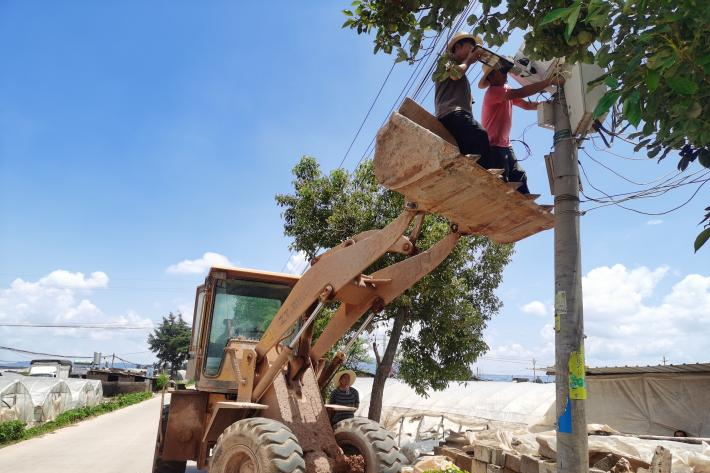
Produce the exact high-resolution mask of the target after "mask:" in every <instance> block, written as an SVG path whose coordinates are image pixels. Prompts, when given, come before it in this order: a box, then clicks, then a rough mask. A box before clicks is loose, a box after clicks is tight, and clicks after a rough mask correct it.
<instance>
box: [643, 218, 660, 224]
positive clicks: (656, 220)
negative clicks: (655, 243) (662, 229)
mask: <svg viewBox="0 0 710 473" xmlns="http://www.w3.org/2000/svg"><path fill="white" fill-rule="evenodd" d="M662 223H663V220H661V219H660V218H655V219H653V220H649V221H648V222H646V225H660V224H662Z"/></svg>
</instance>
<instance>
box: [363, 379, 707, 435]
mask: <svg viewBox="0 0 710 473" xmlns="http://www.w3.org/2000/svg"><path fill="white" fill-rule="evenodd" d="M587 385H588V398H587V403H586V408H587V422H588V423H590V424H606V425H609V426H610V427H612V428H613V429H615V430H617V431H619V432H623V433H629V434H648V435H664V436H672V435H673V432H675V431H676V430H684V431H685V432H687V433H688V435H689V436H693V437H710V409H709V408H708V406H710V375H703V374H647V375H634V376H611V377H598V376H593V377H592V376H589V377H587ZM355 388H356V389H357V390H358V391H359V392H360V409H359V410H358V415H365V416H366V415H367V411H368V409H369V405H370V402H369V400H370V391H372V378H358V379H357V381H356V382H355ZM428 394H429V397H427V398H424V397H420V396H418V395H417V394H416V393H415V392H414V390H413V389H412V388H410V387H409V386H407V385H406V384H404V383H403V382H401V381H399V380H396V379H388V380H387V384H386V385H385V392H384V396H383V403H382V423H383V424H384V425H385V427H387V428H388V429H390V430H391V431H393V432H394V433H395V434H398V433H399V432H400V429H401V430H402V431H403V432H404V433H405V434H410V435H411V434H412V433H413V432H420V433H421V432H427V431H429V430H432V429H433V430H434V431H438V432H439V433H443V430H444V429H452V430H461V429H463V430H465V428H469V429H470V428H474V429H475V427H476V426H485V425H487V426H488V427H491V426H496V427H503V426H507V427H509V428H515V427H516V426H517V427H521V426H526V427H529V428H530V430H533V431H544V430H550V429H552V428H554V425H555V385H554V384H553V383H551V384H536V383H513V382H495V381H471V382H467V383H451V384H450V386H449V387H448V388H447V389H445V390H443V391H438V392H437V391H431V392H429V393H428ZM422 416H424V417H423V418H421V417H422ZM402 419H404V421H402ZM400 422H401V423H402V424H401V426H400V425H399V423H400ZM413 436H414V437H416V438H417V439H418V438H427V436H416V435H413Z"/></svg>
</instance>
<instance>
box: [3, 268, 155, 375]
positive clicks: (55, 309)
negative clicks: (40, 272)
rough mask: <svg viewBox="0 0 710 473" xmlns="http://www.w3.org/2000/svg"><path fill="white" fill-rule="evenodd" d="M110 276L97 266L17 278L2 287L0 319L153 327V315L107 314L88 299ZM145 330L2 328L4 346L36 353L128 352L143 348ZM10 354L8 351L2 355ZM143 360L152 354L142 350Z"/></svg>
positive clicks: (131, 313) (150, 357)
mask: <svg viewBox="0 0 710 473" xmlns="http://www.w3.org/2000/svg"><path fill="white" fill-rule="evenodd" d="M108 281H109V277H108V276H107V275H106V273H103V272H100V271H97V272H94V273H91V275H90V276H89V277H86V276H85V275H84V274H82V273H72V272H69V271H65V270H61V269H60V270H56V271H52V272H51V273H49V274H47V275H46V276H44V277H41V278H39V279H38V280H36V281H25V280H24V279H21V278H18V279H15V280H14V281H12V283H11V284H10V286H9V287H5V288H0V322H2V323H15V324H16V323H31V324H50V325H57V324H69V325H75V324H102V325H103V324H111V325H129V326H141V327H146V328H152V327H153V325H154V323H153V321H152V320H151V319H149V318H146V317H141V316H140V315H139V314H136V313H135V312H133V311H127V312H126V313H124V314H118V315H109V314H106V313H105V312H104V311H103V310H102V309H101V308H99V307H98V306H97V305H96V304H95V303H94V302H93V301H92V300H91V299H90V296H91V293H92V292H94V291H96V290H102V291H107V290H110V289H108ZM147 333H148V330H101V329H77V328H34V327H0V339H2V341H3V342H4V343H3V345H7V346H11V347H14V348H21V349H25V350H32V351H38V352H47V353H56V354H60V355H61V354H67V355H87V356H89V355H91V354H92V353H93V352H94V351H102V352H104V353H109V352H115V353H122V352H123V353H126V352H136V351H141V350H142V351H144V350H146V349H147V348H146V336H147ZM3 356H4V357H6V358H5V359H8V354H5V355H3ZM144 359H145V360H146V361H147V360H150V359H152V356H151V355H145V357H144Z"/></svg>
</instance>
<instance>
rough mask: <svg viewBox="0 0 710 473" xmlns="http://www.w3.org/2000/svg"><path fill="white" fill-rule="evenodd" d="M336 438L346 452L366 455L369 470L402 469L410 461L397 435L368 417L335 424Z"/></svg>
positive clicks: (370, 472) (391, 472) (369, 472)
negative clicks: (400, 448) (398, 444)
mask: <svg viewBox="0 0 710 473" xmlns="http://www.w3.org/2000/svg"><path fill="white" fill-rule="evenodd" d="M335 441H336V442H337V443H338V446H339V447H340V448H342V449H343V452H344V453H345V454H346V455H358V454H360V455H362V456H363V457H364V458H365V473H398V472H399V471H400V470H401V469H402V464H403V463H405V462H406V459H405V457H404V455H402V454H401V453H399V447H397V442H396V441H395V440H394V436H393V435H392V434H391V433H390V432H389V431H388V430H387V429H385V428H384V427H382V426H381V425H380V424H379V423H377V422H375V421H373V420H370V419H368V418H366V417H353V418H351V419H344V420H341V421H340V422H338V423H337V424H335Z"/></svg>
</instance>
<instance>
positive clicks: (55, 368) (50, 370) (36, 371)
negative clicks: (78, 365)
mask: <svg viewBox="0 0 710 473" xmlns="http://www.w3.org/2000/svg"><path fill="white" fill-rule="evenodd" d="M71 368H72V362H71V361H69V360H61V359H47V360H32V361H31V362H30V373H29V376H37V377H43V378H57V379H67V378H69V375H70V374H71Z"/></svg>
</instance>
